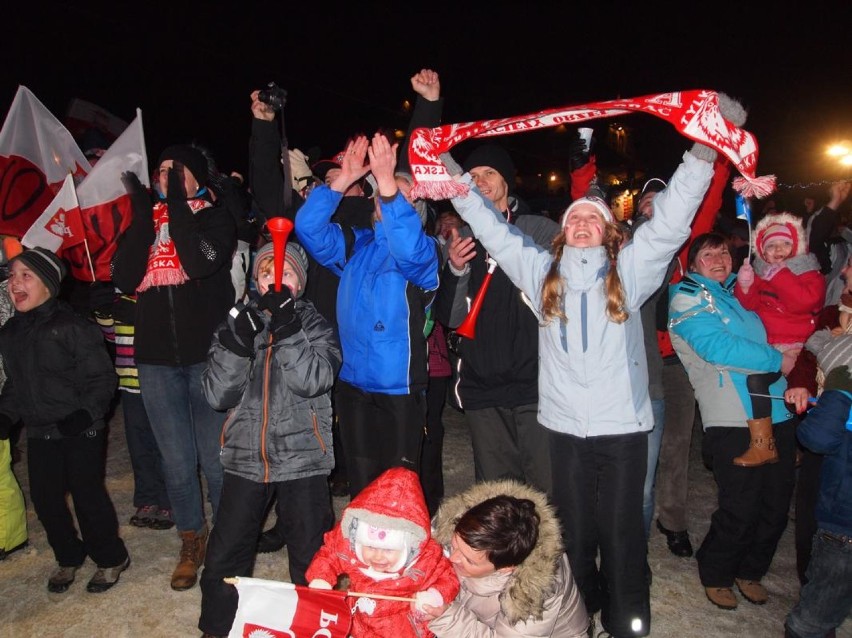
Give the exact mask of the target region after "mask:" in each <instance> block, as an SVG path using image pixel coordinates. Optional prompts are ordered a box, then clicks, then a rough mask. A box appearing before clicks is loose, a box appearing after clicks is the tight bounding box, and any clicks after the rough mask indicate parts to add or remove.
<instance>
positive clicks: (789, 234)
mask: <svg viewBox="0 0 852 638" xmlns="http://www.w3.org/2000/svg"><path fill="white" fill-rule="evenodd" d="M779 239H780V240H783V241H787V242H790V243H791V244H792V245H793V250H792V251H791V253H790V254H791V255H795V254H796V248H797V246H796V243H797V237H796V233H794V232H793V229H792V228H791V226H790V224H771V225H770V226H767V228H766V229H765V230H764V231H763V233H761V235H760V239H759V243H758V250H759V252H760V256H761V257H763V255H764V254H765V253H766V245H767V244H768V243H769V242H771V241H777V240H779Z"/></svg>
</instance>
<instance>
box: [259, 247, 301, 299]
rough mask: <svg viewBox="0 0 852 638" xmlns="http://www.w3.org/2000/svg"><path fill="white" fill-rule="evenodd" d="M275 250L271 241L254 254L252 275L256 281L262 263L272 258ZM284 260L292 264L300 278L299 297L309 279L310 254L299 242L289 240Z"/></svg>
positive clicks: (291, 266) (297, 296) (297, 294)
mask: <svg viewBox="0 0 852 638" xmlns="http://www.w3.org/2000/svg"><path fill="white" fill-rule="evenodd" d="M273 250H274V249H273V246H272V242H269V243H266V244H264V245H263V246H262V247H261V248H260V250H258V251H257V254H256V255H255V256H254V268H252V273H251V276H252V278H253V279H254V280H255V281H257V277H258V275H259V274H260V264H261V263H262V262H263V261H264V260H265V259H266V258H270V259H272V257H273ZM284 262H285V263H287V264H289V265H290V268H292V269H293V271H294V272H295V273H296V277H298V279H299V292H298V293H296V298H299V297H301V296H302V293H303V292H304V291H305V282H306V281H307V280H308V256H307V255H306V254H305V249H304V248H302V247H301V246H299V244H296V243H293V242H292V241H288V242H287V248H286V249H285V251H284Z"/></svg>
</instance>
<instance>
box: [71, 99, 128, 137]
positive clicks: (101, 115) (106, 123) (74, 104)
mask: <svg viewBox="0 0 852 638" xmlns="http://www.w3.org/2000/svg"><path fill="white" fill-rule="evenodd" d="M65 126H67V127H68V130H69V131H71V135H73V136H74V137H75V139H80V138H81V137H83V135H84V134H85V132H86V130H87V129H90V128H96V129H98V130H99V131H100V132H101V133H103V134H104V137H106V139H107V140H109V141H110V142H113V141H114V140H115V139H117V138H118V136H119V135H121V134H122V133H123V132H124V129H126V128H127V122H125V121H124V120H122V119H121V118H119V117H116V116H115V115H113V114H112V113H110V112H109V111H107V110H106V109H105V108H102V107H100V106H98V105H97V104H93V103H91V102H87V101H86V100H81V99H80V98H74V99H73V100H71V104H69V105H68V112H67V113H66V114H65Z"/></svg>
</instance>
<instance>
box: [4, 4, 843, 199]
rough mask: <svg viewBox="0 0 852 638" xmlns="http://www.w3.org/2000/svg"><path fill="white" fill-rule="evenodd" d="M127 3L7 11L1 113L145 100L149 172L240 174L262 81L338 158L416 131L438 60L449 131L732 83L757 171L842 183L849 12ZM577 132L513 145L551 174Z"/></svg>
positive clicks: (676, 150) (673, 137)
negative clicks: (383, 132)
mask: <svg viewBox="0 0 852 638" xmlns="http://www.w3.org/2000/svg"><path fill="white" fill-rule="evenodd" d="M129 4H130V3H124V2H112V3H108V4H107V3H86V2H35V1H31V2H29V3H26V2H24V3H16V5H17V8H16V9H15V10H14V11H13V12H12V11H11V8H10V7H7V8H6V12H7V17H5V18H4V19H3V24H2V26H0V48H2V50H3V54H4V55H3V60H4V64H5V69H4V71H3V72H2V74H0V79H2V81H1V82H0V104H2V105H3V106H2V112H4V113H5V111H6V110H7V109H8V105H9V104H10V103H11V100H12V98H13V96H14V93H15V90H16V88H17V85H18V84H24V85H26V86H27V87H29V88H30V89H31V90H32V91H33V92H34V93H35V94H36V96H38V97H39V98H40V99H41V100H42V101H43V102H44V103H45V104H46V105H47V106H48V108H49V109H51V111H52V112H54V114H56V115H57V116H58V117H60V119H61V118H62V116H63V114H64V112H65V109H66V108H67V105H68V103H69V101H70V100H71V99H72V98H74V97H80V98H83V99H87V100H89V101H92V102H95V103H97V104H99V105H101V106H102V107H104V108H106V109H108V110H110V111H112V112H114V113H115V114H116V115H118V116H120V117H122V118H124V119H126V120H128V121H129V120H130V119H132V117H133V115H134V111H135V108H136V107H139V108H141V109H142V112H143V119H144V124H145V130H146V139H147V142H148V152H149V157H150V158H151V161H153V160H154V158H156V156H157V155H158V153H159V151H160V149H162V148H163V147H164V146H165V145H166V144H169V143H175V142H184V141H190V140H195V141H198V142H200V143H203V144H205V145H206V146H208V147H210V148H211V149H212V150H213V152H214V154H215V156H216V157H217V159H218V160H219V163H220V165H221V166H222V167H223V168H231V167H233V168H237V169H242V168H244V167H245V165H246V161H247V160H246V156H247V148H248V135H249V130H250V117H251V116H250V112H249V103H250V102H249V98H248V95H249V93H250V92H251V91H252V89H254V88H260V87H261V86H263V85H264V84H265V83H266V82H268V81H270V80H275V81H277V82H278V84H280V85H281V86H282V87H284V88H285V89H287V91H288V93H289V98H288V103H287V107H286V110H285V118H286V123H287V131H288V135H289V138H290V140H291V146H295V147H299V148H302V149H303V150H307V149H308V148H309V147H311V146H320V147H321V148H322V151H323V155H324V156H328V155H331V154H333V153H334V152H335V151H337V150H339V148H341V147H342V145H343V143H344V141H345V139H346V137H347V136H348V135H350V134H352V133H354V132H358V131H362V132H365V133H371V132H372V131H374V130H375V129H376V128H378V127H380V126H394V127H404V126H405V124H406V116H405V115H404V113H403V112H402V111H401V103H402V100H404V99H406V98H412V97H413V93H412V91H411V89H410V85H409V81H408V78H409V77H410V76H411V75H412V73H414V72H415V71H417V70H418V69H420V68H422V67H431V68H434V69H435V70H437V71H438V72H439V73H440V75H441V79H442V86H443V93H444V95H445V97H446V100H447V102H446V109H445V120H444V121H445V122H455V121H469V120H475V119H482V118H486V117H500V116H508V115H520V114H523V113H527V112H534V111H538V110H541V109H545V108H551V107H558V106H567V105H571V104H580V103H583V102H586V101H590V100H605V99H612V98H616V97H619V96H621V97H632V96H639V95H645V94H649V93H658V92H666V91H672V90H678V89H695V88H707V89H714V90H719V91H724V92H727V93H729V94H730V95H732V96H734V97H737V98H739V99H740V100H741V101H742V102H743V103H744V104H745V106H746V107H747V108H748V109H749V121H748V123H747V124H746V127H745V128H747V129H748V130H750V131H752V132H754V133H755V134H756V135H757V137H758V141H759V143H760V148H761V161H760V163H759V166H758V173H759V174H765V173H767V172H776V173H777V174H778V175H779V178H780V180H781V181H782V183H783V182H786V183H793V182H803V181H810V180H819V179H832V178H836V177H837V170H836V169H835V168H833V167H832V166H831V165H829V164H828V163H827V162H826V161H825V160H824V158H823V151H824V148H825V146H826V144H827V143H828V142H830V141H831V140H832V139H835V138H840V137H845V138H852V46H850V44H849V43H850V29H852V22H850V20H849V3H848V2H835V3H823V4H819V3H816V2H809V3H804V2H790V1H789V0H788V2H787V3H785V4H787V5H790V4H792V7H791V8H789V9H782V8H781V5H780V4H772V5H768V6H769V7H770V8H769V9H763V10H761V9H757V8H753V7H750V6H749V5H751V4H760V5H763V6H767V5H765V3H746V2H744V1H743V2H738V3H736V4H734V3H727V2H724V3H691V2H678V3H671V4H670V5H669V4H667V3H650V2H646V3H642V2H633V3H630V4H629V5H628V6H629V8H622V7H621V6H620V5H621V3H614V2H587V3H585V4H587V5H590V7H586V8H578V7H576V6H575V5H576V4H578V3H574V2H570V3H569V2H553V3H550V2H548V3H536V2H529V1H528V2H524V3H512V4H511V5H510V6H511V7H512V8H511V9H509V10H505V9H498V6H503V5H504V3H498V2H496V1H495V2H490V3H487V4H486V3H483V4H482V5H481V6H480V5H478V4H477V3H471V2H464V3H462V2H458V3H452V4H449V3H448V4H447V6H446V8H443V4H444V3H440V2H432V3H406V4H404V5H403V4H399V5H396V4H395V3H390V2H386V3H371V2H359V3H348V4H347V5H346V6H345V8H336V7H335V3H330V2H324V3H319V2H315V3H311V2H302V3H298V5H297V4H296V3H295V2H292V1H291V0H287V1H286V2H268V3H252V2H247V1H244V2H240V3H236V2H229V3H213V2H208V3H204V4H203V5H199V4H195V3H180V2H162V1H158V2H148V3H133V4H134V6H135V7H136V9H134V10H133V11H132V12H131V11H129V10H128V9H126V8H124V7H125V6H129ZM220 4H221V5H226V8H222V7H221V6H220ZM542 4H544V5H547V7H545V8H536V7H540V5H542ZM36 5H37V6H38V9H35V8H32V9H31V8H29V6H33V7H35V6H36ZM240 5H242V6H240ZM293 5H296V6H298V8H293ZM550 5H553V6H550ZM728 5H730V6H728ZM427 6H428V7H430V8H429V9H421V8H420V7H427ZM665 7H669V8H665ZM685 10H689V11H690V12H691V13H692V14H693V15H692V16H691V17H689V16H686V15H685V14H684V13H683V12H684V11H685ZM699 12H706V13H705V15H700V14H699ZM603 122H604V121H602V120H598V121H597V123H595V124H594V126H595V127H596V130H600V131H603V128H604V126H605V124H604V123H603ZM627 123H628V124H629V125H631V126H633V127H634V128H635V129H636V132H637V134H636V138H635V139H636V146H637V148H636V151H637V155H638V156H639V157H640V161H645V162H647V163H648V164H649V165H651V166H652V168H653V170H660V171H664V172H665V171H668V172H671V171H672V170H673V169H674V167H675V166H676V164H677V162H678V160H679V155H680V153H681V152H682V151H683V150H684V149H685V148H687V146H688V144H687V142H686V141H685V140H684V139H683V138H680V137H678V135H677V134H676V133H675V132H674V129H672V128H670V127H669V126H668V125H666V124H663V123H662V122H660V121H656V118H652V117H650V116H645V115H634V116H629V118H628V122H627ZM565 140H566V138H565V136H562V137H561V138H560V137H558V136H557V134H556V133H555V132H553V131H552V130H550V131H548V132H544V133H535V134H530V135H515V136H511V137H506V138H502V140H501V141H502V142H504V143H505V144H506V146H507V147H508V148H510V149H511V151H512V152H513V154H514V156H515V158H516V162H517V163H518V164H519V167H520V168H521V170H523V169H524V167H531V168H535V169H536V170H538V169H539V168H540V167H543V166H546V165H547V164H548V159H549V157H551V156H552V155H554V154H555V155H559V154H560V152H561V150H562V149H563V148H564V144H565Z"/></svg>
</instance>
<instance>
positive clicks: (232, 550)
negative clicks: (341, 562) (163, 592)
mask: <svg viewBox="0 0 852 638" xmlns="http://www.w3.org/2000/svg"><path fill="white" fill-rule="evenodd" d="M273 496H274V497H275V498H277V499H278V505H277V511H279V512H281V513H283V514H284V518H283V520H279V522H278V525H280V526H281V529H282V530H283V531H284V535H285V542H286V543H287V554H288V556H289V561H290V581H291V582H293V583H296V584H298V585H306V584H307V581H306V580H305V571H306V570H307V568H308V565H309V564H310V562H311V560H312V559H313V557H314V554H316V552H317V550H318V549H319V548H320V546H321V545H322V537H323V534H324V533H325V532H327V531H328V530H329V529H331V527H332V525H333V524H334V512H333V510H332V508H331V495H330V493H329V489H328V477H327V476H326V475H325V474H320V475H317V476H310V477H307V478H301V479H295V480H292V481H283V482H280V483H256V482H255V481H250V480H248V479H245V478H242V477H240V476H237V475H236V474H231V473H230V472H225V477H224V482H223V484H222V499H221V501H220V502H219V514H218V516H217V517H216V524H215V525H214V526H213V530H212V531H211V533H210V539H209V541H208V542H207V556H206V558H205V560H204V571H203V572H202V573H201V617H200V618H199V619H198V628H199V629H200V630H201V631H203V632H206V633H210V634H214V635H217V636H225V635H227V634H228V632H230V630H231V625H232V624H233V623H234V616H235V615H236V613H237V603H238V602H239V597H238V595H237V590H236V588H235V587H234V586H233V585H228V584H227V583H225V582H223V581H222V579H223V578H225V577H228V576H251V574H252V571H253V570H254V560H255V556H256V549H257V537H258V534H260V531H261V528H262V526H263V521H264V518H265V517H266V511H267V509H268V508H269V504H270V502H271V500H272V498H273Z"/></svg>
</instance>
